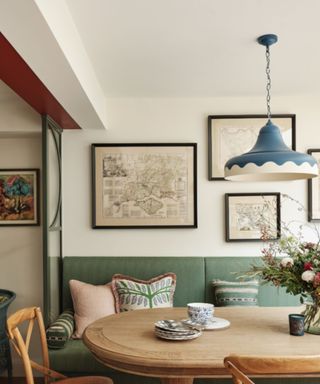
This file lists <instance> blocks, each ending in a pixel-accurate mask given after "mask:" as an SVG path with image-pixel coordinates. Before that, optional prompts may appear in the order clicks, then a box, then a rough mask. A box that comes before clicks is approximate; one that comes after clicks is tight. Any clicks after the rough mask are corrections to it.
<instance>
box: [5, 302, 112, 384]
mask: <svg viewBox="0 0 320 384" xmlns="http://www.w3.org/2000/svg"><path fill="white" fill-rule="evenodd" d="M24 322H26V323H28V327H27V333H26V337H25V339H24V338H23V337H22V335H21V333H20V331H19V328H18V327H19V326H20V325H21V324H22V323H24ZM35 322H37V323H38V327H39V331H40V340H41V348H42V361H43V362H42V363H43V365H41V364H38V363H36V362H35V361H32V360H31V359H30V357H29V352H28V351H29V345H30V340H31V336H32V331H33V327H34V323H35ZM7 331H8V335H9V339H10V341H11V343H12V345H13V347H14V349H15V350H16V352H17V353H18V355H19V356H20V357H21V358H22V361H23V365H24V370H25V375H26V379H27V384H34V379H33V372H32V369H35V370H36V371H38V372H41V373H42V374H43V375H44V377H45V383H46V384H47V383H49V382H50V381H51V380H50V379H53V380H55V383H59V384H113V381H112V380H111V379H109V378H107V377H100V376H83V377H73V378H67V377H66V376H64V375H62V374H61V373H59V372H56V371H54V370H52V369H50V368H49V353H48V345H47V339H46V332H45V327H44V323H43V318H42V314H41V310H40V308H37V307H31V308H24V309H21V310H20V311H18V312H16V313H14V314H13V315H11V316H10V317H9V318H8V320H7ZM56 380H57V381H56Z"/></svg>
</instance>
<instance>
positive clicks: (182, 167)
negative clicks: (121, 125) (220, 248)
mask: <svg viewBox="0 0 320 384" xmlns="http://www.w3.org/2000/svg"><path fill="white" fill-rule="evenodd" d="M91 148H92V173H93V183H92V184H93V191H92V212H93V215H92V226H93V228H179V227H181V228H188V227H189V228H196V227H197V144H195V143H186V144H185V143H178V144H173V143H169V144H167V143H166V144H162V143H161V144H92V147H91Z"/></svg>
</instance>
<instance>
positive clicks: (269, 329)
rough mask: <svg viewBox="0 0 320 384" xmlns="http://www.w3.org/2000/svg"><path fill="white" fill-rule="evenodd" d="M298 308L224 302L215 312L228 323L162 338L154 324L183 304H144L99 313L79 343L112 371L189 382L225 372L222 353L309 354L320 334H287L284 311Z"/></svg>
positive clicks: (178, 314)
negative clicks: (190, 336) (187, 336)
mask: <svg viewBox="0 0 320 384" xmlns="http://www.w3.org/2000/svg"><path fill="white" fill-rule="evenodd" d="M300 310H301V308H297V307H295V308H289V307H277V308H266V307H225V308H216V311H215V315H216V316H217V317H222V318H225V319H228V320H229V321H230V322H231V326H230V327H229V328H228V329H223V330H219V331H205V332H203V334H202V335H201V336H200V337H199V338H197V339H194V340H189V341H167V340H163V339H159V338H157V337H156V336H155V334H154V323H155V322H156V321H158V320H162V319H175V320H181V319H184V318H186V317H187V311H186V308H163V309H147V310H138V311H131V312H124V313H121V314H117V315H112V316H108V317H105V318H102V319H100V320H98V321H96V322H94V323H93V324H91V325H90V326H89V327H88V328H87V329H86V331H85V334H84V343H85V344H86V345H87V347H88V348H89V349H90V350H91V352H92V353H93V354H94V356H95V357H96V359H98V360H99V361H100V362H102V363H103V364H105V365H107V366H109V367H111V368H114V369H116V370H120V371H124V372H129V373H133V374H137V375H142V376H152V377H159V378H161V380H162V383H163V384H164V383H165V384H191V383H193V379H194V378H195V377H221V376H230V375H229V374H228V372H227V371H226V369H225V368H224V365H223V359H224V357H225V356H227V355H229V354H231V353H236V354H246V355H312V354H315V351H318V344H319V336H314V335H309V334H306V335H305V336H304V337H295V336H290V335H289V331H288V314H289V313H297V312H299V311H300Z"/></svg>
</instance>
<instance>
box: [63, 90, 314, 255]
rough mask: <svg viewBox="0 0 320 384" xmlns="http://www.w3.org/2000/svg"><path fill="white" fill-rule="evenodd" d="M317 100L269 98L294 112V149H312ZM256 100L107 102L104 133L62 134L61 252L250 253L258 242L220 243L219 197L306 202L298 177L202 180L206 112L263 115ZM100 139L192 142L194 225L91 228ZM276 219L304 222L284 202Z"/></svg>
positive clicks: (304, 186) (281, 110)
mask: <svg viewBox="0 0 320 384" xmlns="http://www.w3.org/2000/svg"><path fill="white" fill-rule="evenodd" d="M319 103H320V97H315V96H307V95H306V96H303V97H283V98H275V97H274V98H273V101H272V105H273V106H274V108H273V112H274V113H295V114H296V115H297V149H298V150H300V151H305V150H306V149H307V148H311V147H312V148H317V147H320V135H319V123H320V115H319V108H318V106H319ZM264 106H265V100H264V98H252V99H251V98H219V99H157V98H153V99H109V100H107V110H108V116H109V122H108V126H109V128H110V129H109V130H108V132H101V131H93V130H88V131H85V130H84V131H73V132H71V131H65V132H64V134H63V143H64V145H63V158H64V161H63V163H64V180H63V185H64V195H63V209H64V255H65V256H78V255H79V256H90V255H96V256H124V255H129V256H140V255H141V256H170V255H175V256H245V255H248V256H250V255H258V254H259V253H260V252H259V251H260V248H261V244H260V243H250V242H244V243H226V242H225V240H224V239H225V232H224V194H225V193H236V192H281V193H287V194H290V195H291V196H292V197H294V198H295V199H297V200H299V201H300V202H301V203H303V204H304V205H305V206H307V183H306V181H291V182H263V183H235V182H226V181H208V177H207V173H208V171H207V169H208V161H207V157H208V155H207V116H208V115H212V114H250V113H265V109H264V108H265V107H264ZM99 142H100V143H104V142H106V143H107V142H109V143H112V142H118V143H126V142H128V143H132V142H145V143H157V142H168V143H169V142H197V143H198V219H199V220H198V228H197V229H187V228H186V229H119V230H118V229H92V228H91V158H90V144H91V143H99ZM282 214H283V217H284V219H289V218H290V219H291V218H297V219H299V220H300V219H302V220H305V217H306V215H305V214H304V213H303V212H298V211H296V210H292V207H291V208H290V207H289V206H287V207H286V206H284V208H283V212H282Z"/></svg>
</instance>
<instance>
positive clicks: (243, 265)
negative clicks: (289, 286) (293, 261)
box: [205, 257, 300, 307]
mask: <svg viewBox="0 0 320 384" xmlns="http://www.w3.org/2000/svg"><path fill="white" fill-rule="evenodd" d="M259 263H261V258H260V257H207V258H206V259H205V265H206V301H207V302H208V303H213V302H214V292H213V287H212V281H213V280H219V279H220V280H228V281H237V276H238V275H242V274H244V273H245V272H246V271H248V270H249V269H250V266H251V265H252V264H255V265H259ZM258 303H259V305H261V306H263V307H277V306H295V305H300V301H299V296H292V295H289V294H287V293H286V292H285V289H284V288H276V287H274V286H273V285H271V284H264V285H260V287H259V295H258Z"/></svg>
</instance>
